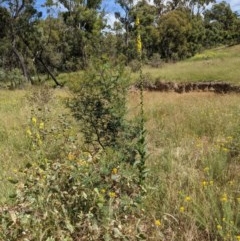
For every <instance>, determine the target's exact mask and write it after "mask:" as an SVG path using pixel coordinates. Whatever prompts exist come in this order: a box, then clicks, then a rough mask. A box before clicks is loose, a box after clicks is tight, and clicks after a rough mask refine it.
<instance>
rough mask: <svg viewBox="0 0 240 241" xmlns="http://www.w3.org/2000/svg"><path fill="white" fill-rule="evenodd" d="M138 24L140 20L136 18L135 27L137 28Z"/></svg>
mask: <svg viewBox="0 0 240 241" xmlns="http://www.w3.org/2000/svg"><path fill="white" fill-rule="evenodd" d="M139 24H140V20H139V17H136V20H135V25H136V26H138V25H139Z"/></svg>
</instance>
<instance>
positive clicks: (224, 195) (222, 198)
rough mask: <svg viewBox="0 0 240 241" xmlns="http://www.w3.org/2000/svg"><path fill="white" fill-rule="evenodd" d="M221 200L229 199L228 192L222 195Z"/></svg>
mask: <svg viewBox="0 0 240 241" xmlns="http://www.w3.org/2000/svg"><path fill="white" fill-rule="evenodd" d="M220 200H221V201H222V202H227V201H228V197H227V194H226V193H224V194H223V195H222V197H221V198H220Z"/></svg>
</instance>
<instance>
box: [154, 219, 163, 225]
mask: <svg viewBox="0 0 240 241" xmlns="http://www.w3.org/2000/svg"><path fill="white" fill-rule="evenodd" d="M155 225H156V226H157V227H160V226H161V225H162V224H161V221H160V220H159V219H157V220H155Z"/></svg>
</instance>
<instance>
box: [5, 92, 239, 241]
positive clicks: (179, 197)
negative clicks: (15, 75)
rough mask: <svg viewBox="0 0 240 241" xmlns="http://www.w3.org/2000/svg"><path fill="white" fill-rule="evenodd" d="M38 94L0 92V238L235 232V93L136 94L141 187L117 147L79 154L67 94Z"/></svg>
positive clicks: (197, 236)
mask: <svg viewBox="0 0 240 241" xmlns="http://www.w3.org/2000/svg"><path fill="white" fill-rule="evenodd" d="M39 91H40V92H41V93H42V94H41V95H39V97H38V94H37V93H39ZM48 91H49V90H46V89H44V90H41V89H40V90H39V89H38V88H37V89H36V90H32V91H31V92H32V93H34V95H33V94H31V95H30V97H29V94H27V92H28V91H14V92H11V95H9V92H8V91H1V98H2V99H1V116H4V121H3V122H2V124H1V138H2V141H1V155H2V156H1V159H2V160H3V161H2V162H1V186H2V188H1V203H2V204H1V230H2V240H7V237H8V238H10V239H9V240H24V237H25V238H28V239H29V240H64V239H63V237H64V238H65V240H79V237H81V240H96V239H98V240H124V239H126V240H144V239H146V240H176V239H178V240H182V241H186V240H187V241H188V240H199V241H200V240H201V241H203V240H206V241H210V240H233V241H235V240H236V241H237V240H239V239H240V234H239V222H240V218H239V216H238V213H239V209H240V200H239V199H240V195H239V185H238V183H239V181H240V180H239V175H238V173H239V167H240V166H239V147H240V130H239V114H240V109H239V101H240V99H239V98H240V96H238V95H234V94H232V95H217V94H213V93H188V94H181V95H180V94H174V93H165V94H164V93H162V94H159V93H157V92H155V93H153V92H152V93H147V92H146V93H144V103H145V106H144V108H145V115H146V117H147V122H146V128H147V146H146V148H147V151H148V154H149V156H148V159H147V160H146V165H147V168H148V169H149V170H148V176H147V178H146V180H145V185H144V190H145V191H144V192H143V193H142V191H141V190H139V188H138V184H137V183H138V181H137V180H138V174H137V169H136V168H135V167H134V166H133V169H132V168H131V166H128V167H127V168H126V165H129V164H127V163H124V162H119V160H121V159H122V158H123V157H122V156H121V154H120V153H119V152H118V153H117V152H116V151H110V149H109V150H108V151H107V152H105V154H103V153H98V155H94V156H92V155H90V153H88V152H87V151H86V148H84V145H82V144H81V143H83V142H82V141H83V139H82V136H79V134H78V133H79V126H78V124H77V123H76V121H75V120H74V119H73V118H72V117H71V115H69V110H68V109H66V108H65V107H64V106H65V104H64V103H65V102H66V99H68V98H69V96H71V95H69V92H65V91H64V90H54V91H53V92H52V91H50V92H51V93H49V92H48ZM43 93H45V98H43V99H41V98H40V96H44V94H43ZM46 93H49V95H47V94H46ZM26 96H27V97H26ZM33 96H34V99H32V98H33ZM48 98H49V99H48ZM138 98H139V93H138V92H132V93H130V94H129V98H128V108H129V110H131V111H133V112H132V113H134V110H135V111H136V110H137V109H136V106H137V105H138V104H137V103H136V100H137V99H138ZM29 101H30V102H29ZM31 101H32V102H31ZM33 103H34V104H33ZM37 103H38V104H39V103H41V108H40V109H39V106H38V105H36V104H37ZM30 116H31V118H29V117H30ZM76 134H77V135H76ZM79 147H80V148H79ZM53 160H54V162H53ZM14 183H17V184H14ZM23 184H24V185H23ZM15 186H16V187H17V190H18V192H17V193H16V192H15ZM79 190H80V192H79ZM138 190H139V191H140V192H139V191H138ZM140 193H141V197H142V198H141V200H139V198H140V196H139V194H140ZM9 194H10V196H11V197H12V198H10V199H9ZM15 195H17V196H15ZM14 200H17V203H16V202H15V201H14ZM13 201H14V202H13ZM59 201H60V203H59ZM11 203H13V204H11ZM77 203H78V205H77ZM20 204H21V205H20ZM6 205H7V206H6ZM19 205H20V206H19ZM65 208H69V209H65ZM76 208H77V209H76ZM79 215H80V216H79ZM33 217H34V218H33ZM43 220H44V222H42V221H43ZM74 220H75V221H76V222H73V221H74ZM4 235H5V236H4ZM16 237H18V238H16ZM20 237H21V238H20Z"/></svg>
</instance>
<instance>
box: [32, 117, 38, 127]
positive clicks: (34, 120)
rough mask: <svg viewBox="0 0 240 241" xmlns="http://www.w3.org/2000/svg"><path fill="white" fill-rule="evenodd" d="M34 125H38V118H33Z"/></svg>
mask: <svg viewBox="0 0 240 241" xmlns="http://www.w3.org/2000/svg"><path fill="white" fill-rule="evenodd" d="M32 123H33V124H34V125H35V124H36V123H37V118H36V117H32Z"/></svg>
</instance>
